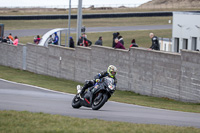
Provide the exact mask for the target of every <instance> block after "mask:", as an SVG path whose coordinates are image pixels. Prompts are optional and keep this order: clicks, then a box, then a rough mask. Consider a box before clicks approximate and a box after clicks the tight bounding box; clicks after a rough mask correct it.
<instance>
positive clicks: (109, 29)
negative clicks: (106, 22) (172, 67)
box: [5, 25, 172, 37]
mask: <svg viewBox="0 0 200 133" xmlns="http://www.w3.org/2000/svg"><path fill="white" fill-rule="evenodd" d="M161 29H172V25H139V26H118V27H86V33H89V32H90V33H91V32H117V31H118V32H120V31H136V30H161ZM49 30H51V29H22V30H6V31H5V36H8V35H9V33H12V35H13V36H18V37H24V36H36V35H43V34H44V33H46V32H47V31H49ZM71 33H76V29H73V28H72V29H71Z"/></svg>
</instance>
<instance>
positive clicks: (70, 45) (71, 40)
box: [69, 36, 74, 48]
mask: <svg viewBox="0 0 200 133" xmlns="http://www.w3.org/2000/svg"><path fill="white" fill-rule="evenodd" d="M69 47H70V48H74V40H73V38H72V37H71V36H70V38H69Z"/></svg>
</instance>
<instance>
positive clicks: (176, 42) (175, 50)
mask: <svg viewBox="0 0 200 133" xmlns="http://www.w3.org/2000/svg"><path fill="white" fill-rule="evenodd" d="M174 40H175V41H174V42H175V43H174V52H177V53H179V38H175V39H174Z"/></svg>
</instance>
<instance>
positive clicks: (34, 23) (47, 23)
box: [0, 17, 172, 31]
mask: <svg viewBox="0 0 200 133" xmlns="http://www.w3.org/2000/svg"><path fill="white" fill-rule="evenodd" d="M168 20H172V17H128V18H112V19H110V18H100V19H83V25H85V26H86V31H87V27H113V26H134V25H166V24H168ZM0 23H2V24H4V26H5V27H4V28H5V30H17V29H48V28H67V27H68V20H67V19H56V20H1V22H0ZM76 26H77V20H76V19H72V20H71V27H72V28H75V27H76Z"/></svg>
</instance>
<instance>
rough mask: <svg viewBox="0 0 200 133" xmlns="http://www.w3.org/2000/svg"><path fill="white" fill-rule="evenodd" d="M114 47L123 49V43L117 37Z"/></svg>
mask: <svg viewBox="0 0 200 133" xmlns="http://www.w3.org/2000/svg"><path fill="white" fill-rule="evenodd" d="M115 48H119V49H125V47H124V45H122V44H121V42H120V41H119V40H118V39H117V38H116V39H115Z"/></svg>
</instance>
